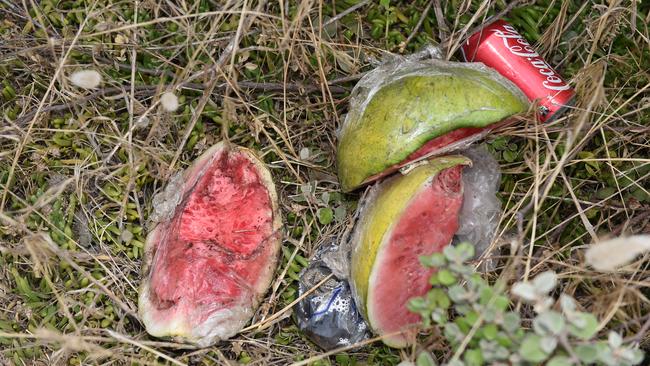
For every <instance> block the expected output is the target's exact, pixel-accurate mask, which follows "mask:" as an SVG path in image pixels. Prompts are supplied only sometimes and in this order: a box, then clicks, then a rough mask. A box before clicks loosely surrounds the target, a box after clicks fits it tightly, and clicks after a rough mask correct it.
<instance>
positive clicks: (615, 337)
mask: <svg viewBox="0 0 650 366" xmlns="http://www.w3.org/2000/svg"><path fill="white" fill-rule="evenodd" d="M607 343H609V346H610V347H612V348H619V347H620V346H622V345H623V337H621V335H620V334H618V333H616V332H609V335H608V336H607Z"/></svg>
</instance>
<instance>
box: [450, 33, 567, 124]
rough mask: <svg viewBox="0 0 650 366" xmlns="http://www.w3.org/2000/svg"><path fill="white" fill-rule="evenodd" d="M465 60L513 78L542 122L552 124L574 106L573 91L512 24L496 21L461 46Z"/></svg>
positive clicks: (511, 79)
mask: <svg viewBox="0 0 650 366" xmlns="http://www.w3.org/2000/svg"><path fill="white" fill-rule="evenodd" d="M461 51H462V53H463V57H464V58H465V61H468V62H482V63H483V64H485V65H487V66H489V67H491V68H493V69H495V70H497V71H498V72H499V73H500V74H501V75H503V76H505V77H506V78H508V79H510V81H512V82H513V83H514V84H515V85H517V86H518V87H519V88H520V89H521V90H522V91H523V92H524V94H526V96H527V97H528V98H529V99H530V100H531V101H534V100H539V119H540V120H541V121H544V122H546V121H551V120H553V119H555V118H557V117H558V116H560V114H562V112H563V111H564V110H565V109H566V108H567V107H569V106H571V105H572V104H573V98H574V95H575V92H574V90H573V89H572V88H571V87H570V86H569V85H568V84H567V83H566V82H565V81H564V80H563V79H562V78H561V77H560V75H559V74H558V73H557V72H555V70H553V68H552V67H551V66H549V65H548V63H546V61H544V59H543V58H542V57H541V56H540V55H539V54H538V53H537V52H536V51H535V49H533V47H532V46H531V45H530V43H529V42H528V41H527V40H526V39H525V38H524V37H523V36H522V35H520V34H519V32H517V30H516V29H515V28H514V27H513V26H512V25H510V24H508V23H506V22H504V21H503V20H497V21H495V22H493V23H490V24H489V25H487V26H485V27H483V28H482V29H481V30H479V31H478V32H476V33H474V34H472V35H471V36H470V37H469V39H468V40H467V41H466V42H465V43H464V44H463V45H462V46H461Z"/></svg>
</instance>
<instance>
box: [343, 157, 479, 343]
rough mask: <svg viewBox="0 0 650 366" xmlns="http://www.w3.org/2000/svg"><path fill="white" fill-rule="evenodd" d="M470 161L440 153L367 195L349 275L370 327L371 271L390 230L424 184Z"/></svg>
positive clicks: (387, 341) (356, 226)
mask: <svg viewBox="0 0 650 366" xmlns="http://www.w3.org/2000/svg"><path fill="white" fill-rule="evenodd" d="M470 163H471V162H470V160H469V159H468V158H466V157H464V156H447V157H440V158H436V159H434V160H429V161H426V162H423V163H422V165H419V166H417V167H415V168H413V169H412V170H411V171H410V172H408V173H407V174H406V175H398V176H395V177H392V178H389V179H387V180H385V181H383V182H382V183H379V184H378V185H377V186H375V187H374V188H373V191H372V192H371V193H370V194H369V196H368V198H367V199H366V202H365V203H364V205H363V207H362V211H361V216H360V218H359V221H358V222H357V224H356V225H355V229H354V232H353V234H352V238H351V240H352V247H353V251H352V260H351V266H350V268H351V273H350V275H351V278H352V287H353V289H354V293H355V297H356V299H357V301H358V302H359V303H358V304H357V305H358V306H359V308H360V309H361V312H362V314H363V315H364V317H365V318H366V320H367V321H368V323H369V324H370V327H371V328H373V319H370V318H369V317H368V311H367V298H368V292H369V287H370V286H371V284H370V275H371V273H372V271H373V267H374V264H375V260H376V259H377V256H378V255H379V252H380V251H381V249H382V247H383V245H384V243H385V241H386V239H387V238H388V237H389V235H387V234H388V233H390V232H391V230H392V227H393V224H395V223H397V222H398V221H399V217H400V216H401V215H402V212H403V211H404V209H405V208H406V207H408V206H409V204H410V203H411V199H412V198H413V197H415V195H416V194H417V193H418V192H420V191H421V190H422V188H423V187H424V184H426V183H427V182H431V181H432V180H433V178H434V177H435V176H436V175H437V174H438V173H439V172H441V171H442V170H444V169H447V168H451V167H454V166H457V165H469V164H470ZM373 329H374V328H373ZM384 343H386V344H388V345H389V346H391V347H400V346H402V347H403V346H404V345H401V344H390V339H385V340H384Z"/></svg>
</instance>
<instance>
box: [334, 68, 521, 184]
mask: <svg viewBox="0 0 650 366" xmlns="http://www.w3.org/2000/svg"><path fill="white" fill-rule="evenodd" d="M421 106H425V107H424V108H422V107H421ZM426 106H430V108H426ZM527 108H528V102H527V100H526V97H525V96H524V95H523V94H522V93H521V91H519V90H518V89H517V88H516V87H514V85H513V84H512V83H510V82H509V81H508V80H506V79H505V78H503V77H502V76H500V75H498V74H497V73H496V72H495V71H494V70H492V69H489V68H486V67H480V66H477V65H475V64H466V63H444V64H442V63H434V64H433V65H430V66H428V68H422V67H421V68H419V69H417V70H415V71H414V72H412V73H403V74H401V75H399V77H397V78H395V79H392V80H390V81H388V82H386V83H384V84H381V85H380V86H379V87H377V88H375V89H374V90H372V91H371V92H370V93H368V95H367V96H366V100H365V101H363V103H361V104H359V105H357V106H354V107H353V109H355V110H351V112H350V113H349V114H348V116H347V118H346V121H345V122H344V124H343V126H342V128H341V131H340V133H339V144H338V149H337V164H338V176H339V180H340V183H341V187H342V189H343V190H344V191H351V190H354V189H355V188H358V187H359V186H361V185H363V184H365V183H367V181H366V180H367V179H368V178H369V177H372V176H374V175H377V174H379V173H381V172H383V171H384V170H385V169H387V168H388V167H391V166H393V165H396V164H399V163H400V162H403V161H404V160H405V159H406V158H407V157H408V156H409V155H410V154H412V153H413V152H415V151H417V150H418V149H419V148H420V147H422V145H424V144H425V143H427V142H428V141H430V140H432V139H434V138H436V137H439V136H442V135H444V134H446V133H449V132H451V131H454V130H456V129H459V128H464V127H475V128H481V127H486V126H489V125H492V124H495V123H497V122H499V121H502V120H504V119H506V118H508V117H510V116H512V115H514V114H517V113H520V112H523V111H525V110H526V109H527ZM431 109H435V110H431ZM403 126H406V127H407V130H406V133H404V128H403Z"/></svg>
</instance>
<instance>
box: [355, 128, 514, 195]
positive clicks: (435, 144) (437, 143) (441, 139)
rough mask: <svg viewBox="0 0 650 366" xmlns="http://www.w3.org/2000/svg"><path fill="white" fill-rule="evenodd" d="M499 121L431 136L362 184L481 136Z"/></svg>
mask: <svg viewBox="0 0 650 366" xmlns="http://www.w3.org/2000/svg"><path fill="white" fill-rule="evenodd" d="M501 125H502V124H501V123H495V124H493V125H490V126H487V127H482V128H477V127H462V128H459V129H457V130H453V131H451V132H449V133H446V134H444V135H442V136H438V137H436V138H433V139H431V140H429V141H428V142H427V143H425V144H424V145H422V146H421V147H420V148H419V149H417V150H415V151H414V152H413V153H411V154H410V155H409V156H408V157H406V159H404V160H403V161H401V162H399V163H397V164H394V165H392V166H390V167H388V168H386V170H384V171H383V172H381V173H379V174H375V175H373V176H371V177H369V178H368V179H366V180H365V182H364V184H368V183H371V182H374V181H376V180H379V179H381V178H384V177H387V176H389V175H391V174H393V173H395V172H396V171H398V170H399V169H401V168H403V167H405V166H407V165H409V164H411V163H413V162H416V161H419V160H422V159H424V158H427V157H431V156H434V155H439V154H440V153H441V152H444V151H445V150H443V149H444V148H446V147H449V146H450V145H452V144H454V143H457V142H460V141H463V140H470V138H478V137H480V136H482V135H483V134H484V133H485V132H488V131H490V130H492V129H494V128H496V127H497V126H501ZM471 141H473V140H471Z"/></svg>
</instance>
